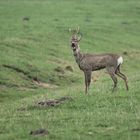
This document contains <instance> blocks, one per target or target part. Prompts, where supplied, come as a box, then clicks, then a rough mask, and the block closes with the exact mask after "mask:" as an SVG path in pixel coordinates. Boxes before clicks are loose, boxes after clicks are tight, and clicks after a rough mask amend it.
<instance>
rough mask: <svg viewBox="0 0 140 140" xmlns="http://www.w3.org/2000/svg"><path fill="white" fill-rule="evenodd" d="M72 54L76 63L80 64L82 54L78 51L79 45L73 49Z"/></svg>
mask: <svg viewBox="0 0 140 140" xmlns="http://www.w3.org/2000/svg"><path fill="white" fill-rule="evenodd" d="M73 55H74V57H75V60H76V62H77V64H78V65H80V62H81V60H82V58H83V54H82V53H81V52H80V47H78V48H77V49H76V50H73Z"/></svg>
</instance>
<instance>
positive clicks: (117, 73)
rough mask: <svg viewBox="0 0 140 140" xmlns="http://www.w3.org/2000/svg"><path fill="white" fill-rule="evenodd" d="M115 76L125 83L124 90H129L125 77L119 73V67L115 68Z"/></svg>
mask: <svg viewBox="0 0 140 140" xmlns="http://www.w3.org/2000/svg"><path fill="white" fill-rule="evenodd" d="M115 73H116V75H118V76H119V77H120V78H122V79H123V80H124V82H125V86H126V90H129V88H128V82H127V77H126V76H125V75H124V74H123V73H121V72H120V65H119V66H118V67H117V69H116V71H115Z"/></svg>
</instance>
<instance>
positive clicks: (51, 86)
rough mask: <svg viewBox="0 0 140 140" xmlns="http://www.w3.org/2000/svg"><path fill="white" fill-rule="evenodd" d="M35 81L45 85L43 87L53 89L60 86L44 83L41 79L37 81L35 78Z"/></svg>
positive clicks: (39, 84)
mask: <svg viewBox="0 0 140 140" xmlns="http://www.w3.org/2000/svg"><path fill="white" fill-rule="evenodd" d="M33 83H34V84H35V85H37V86H40V87H43V88H51V89H53V88H57V87H58V86H56V85H53V84H48V83H43V82H41V81H35V80H33Z"/></svg>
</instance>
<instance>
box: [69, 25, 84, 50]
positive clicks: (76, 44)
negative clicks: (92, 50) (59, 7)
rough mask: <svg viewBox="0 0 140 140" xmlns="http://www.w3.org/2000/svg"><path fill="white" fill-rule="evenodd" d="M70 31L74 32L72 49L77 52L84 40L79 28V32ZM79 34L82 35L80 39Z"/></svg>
mask: <svg viewBox="0 0 140 140" xmlns="http://www.w3.org/2000/svg"><path fill="white" fill-rule="evenodd" d="M69 31H71V32H73V35H72V37H71V48H72V50H73V51H76V50H77V49H79V42H80V40H81V38H82V34H81V33H79V27H78V28H77V30H71V29H69ZM77 34H80V36H79V37H78V35H77Z"/></svg>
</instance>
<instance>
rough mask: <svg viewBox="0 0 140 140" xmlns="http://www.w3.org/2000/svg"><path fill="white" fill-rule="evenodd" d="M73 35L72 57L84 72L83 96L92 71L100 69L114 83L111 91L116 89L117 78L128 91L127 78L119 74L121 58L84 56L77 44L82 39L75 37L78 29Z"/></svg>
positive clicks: (94, 55)
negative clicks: (103, 70)
mask: <svg viewBox="0 0 140 140" xmlns="http://www.w3.org/2000/svg"><path fill="white" fill-rule="evenodd" d="M74 32H75V33H74V34H73V35H72V37H71V48H72V50H73V55H74V57H75V60H76V62H77V64H78V66H79V68H80V69H81V70H82V71H83V72H84V75H85V94H87V91H88V89H89V86H90V82H91V74H92V71H97V70H100V69H106V70H107V72H108V74H109V75H110V77H111V78H112V80H113V82H114V86H113V89H112V91H114V90H115V88H116V87H117V77H116V75H117V76H119V77H120V78H122V79H123V80H124V82H125V86H126V90H128V84H127V77H126V76H125V75H124V74H123V73H121V72H120V66H121V64H122V63H123V58H122V56H120V55H117V54H109V53H107V54H84V53H81V52H80V47H79V42H80V40H81V38H82V35H81V34H80V37H78V36H77V34H78V32H79V29H78V30H77V33H76V31H74Z"/></svg>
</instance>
